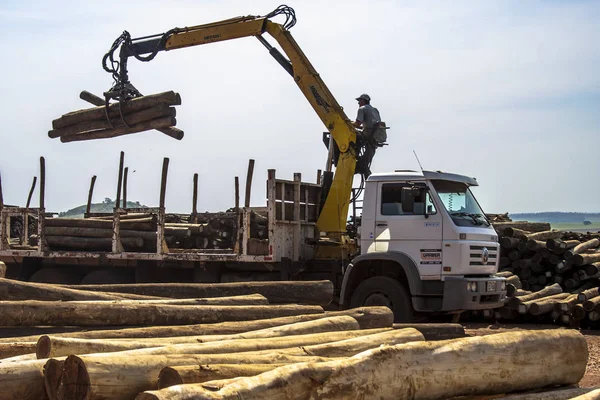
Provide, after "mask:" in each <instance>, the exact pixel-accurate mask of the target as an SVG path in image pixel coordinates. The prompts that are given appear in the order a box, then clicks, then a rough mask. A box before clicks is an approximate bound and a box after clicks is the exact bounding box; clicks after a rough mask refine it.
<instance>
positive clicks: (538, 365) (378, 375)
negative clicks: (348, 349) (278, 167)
mask: <svg viewBox="0 0 600 400" xmlns="http://www.w3.org/2000/svg"><path fill="white" fill-rule="evenodd" d="M556 343H560V345H558V346H557V345H555V344H556ZM524 354H527V357H524V356H523V355H524ZM423 360H427V362H423ZM555 360H569V362H568V363H567V362H565V363H562V364H560V365H559V366H557V367H556V369H555V368H550V369H549V368H547V365H556V363H555ZM587 361H588V351H587V345H586V342H585V338H584V337H583V336H582V335H581V334H580V333H578V332H575V331H569V330H561V331H538V332H508V333H499V334H496V335H488V336H482V337H481V336H480V337H471V338H463V339H455V340H448V341H440V342H415V343H407V344H402V345H396V346H389V347H385V348H380V349H373V350H369V351H366V352H363V353H360V354H358V355H356V356H354V357H351V358H349V359H344V360H336V361H331V362H327V363H318V364H315V363H312V364H311V363H307V364H300V365H287V366H283V367H279V368H276V369H274V370H273V371H269V372H265V373H263V374H260V375H257V376H254V377H245V378H241V379H238V380H236V381H234V382H232V383H230V384H227V385H225V386H224V387H223V388H222V389H220V390H218V391H209V390H206V389H204V388H202V386H201V385H202V384H199V385H197V384H193V385H179V386H172V387H170V388H166V389H162V390H160V391H149V392H148V391H147V392H144V393H141V394H140V395H138V396H137V397H136V400H168V399H169V400H170V399H175V398H177V399H179V400H186V399H233V398H244V399H259V398H260V399H263V398H272V399H275V398H281V399H284V398H289V397H288V395H287V394H290V393H293V394H294V396H293V398H296V399H304V398H305V399H309V398H324V397H330V398H333V397H335V398H389V399H392V398H393V399H402V398H406V399H408V398H410V399H416V400H419V399H438V398H451V397H454V396H460V395H483V394H487V395H491V394H500V393H506V392H512V391H518V390H529V389H535V388H540V387H545V386H553V385H570V384H575V383H577V382H578V381H579V380H580V379H581V378H582V377H583V375H584V373H585V368H586V364H587ZM553 363H554V364H553ZM398 365H402V368H398ZM432 366H435V368H432Z"/></svg>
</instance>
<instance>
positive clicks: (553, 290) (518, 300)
mask: <svg viewBox="0 0 600 400" xmlns="http://www.w3.org/2000/svg"><path fill="white" fill-rule="evenodd" d="M559 293H562V287H561V286H560V285H559V284H558V283H555V284H554V285H551V286H546V287H545V288H544V289H542V290H540V291H537V292H534V293H531V294H528V295H525V296H521V297H513V298H511V299H510V300H509V302H508V305H509V307H510V308H511V309H513V310H516V309H517V308H518V306H519V304H523V303H524V302H526V301H530V300H535V299H539V298H542V297H547V296H552V295H555V294H559Z"/></svg>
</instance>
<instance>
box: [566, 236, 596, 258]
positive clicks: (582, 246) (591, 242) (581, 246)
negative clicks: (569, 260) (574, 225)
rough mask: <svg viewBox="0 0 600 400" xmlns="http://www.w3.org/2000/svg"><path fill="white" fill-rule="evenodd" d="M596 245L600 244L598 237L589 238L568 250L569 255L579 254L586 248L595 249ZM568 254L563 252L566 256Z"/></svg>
mask: <svg viewBox="0 0 600 400" xmlns="http://www.w3.org/2000/svg"><path fill="white" fill-rule="evenodd" d="M598 246H600V239H597V238H594V239H590V240H588V241H586V242H583V243H581V244H579V245H577V246H575V247H574V248H573V250H571V251H569V255H570V256H573V255H575V254H581V253H583V252H585V251H587V250H591V249H595V248H596V247H598ZM569 255H567V254H565V256H567V257H568V256H569Z"/></svg>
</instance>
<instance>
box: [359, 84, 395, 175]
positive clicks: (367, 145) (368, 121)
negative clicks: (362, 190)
mask: <svg viewBox="0 0 600 400" xmlns="http://www.w3.org/2000/svg"><path fill="white" fill-rule="evenodd" d="M356 100H357V101H358V114H357V116H356V121H354V122H353V125H354V126H355V127H356V128H362V131H361V132H359V137H360V140H361V143H362V145H363V146H364V153H363V156H362V157H361V158H360V160H359V162H358V168H359V171H360V172H362V173H363V174H364V175H365V177H368V176H369V175H371V169H370V167H371V161H372V160H373V157H374V156H375V150H376V149H377V147H378V146H381V144H382V143H384V142H385V140H386V139H387V133H386V132H385V129H386V128H385V123H384V122H381V117H380V116H379V110H377V109H376V108H375V107H373V106H372V105H371V97H370V96H369V95H368V94H366V93H365V94H361V95H360V96H358V97H357V98H356Z"/></svg>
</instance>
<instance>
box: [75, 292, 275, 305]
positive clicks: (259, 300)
mask: <svg viewBox="0 0 600 400" xmlns="http://www.w3.org/2000/svg"><path fill="white" fill-rule="evenodd" d="M107 302H110V303H112V304H126V305H136V304H140V305H144V304H165V305H172V306H202V305H214V306H235V305H241V306H258V305H268V304H269V301H268V300H267V298H266V297H265V296H263V295H260V294H248V295H241V296H231V297H208V298H204V299H159V300H129V299H126V300H106V301H96V300H92V301H71V302H69V304H103V303H107Z"/></svg>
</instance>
